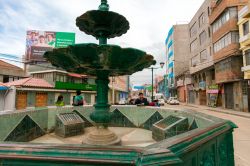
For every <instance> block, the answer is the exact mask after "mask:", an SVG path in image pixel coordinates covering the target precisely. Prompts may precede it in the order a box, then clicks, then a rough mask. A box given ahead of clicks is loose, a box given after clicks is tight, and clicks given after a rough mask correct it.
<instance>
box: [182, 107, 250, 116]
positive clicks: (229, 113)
mask: <svg viewBox="0 0 250 166" xmlns="http://www.w3.org/2000/svg"><path fill="white" fill-rule="evenodd" d="M182 105H184V106H187V107H194V108H199V106H195V105H189V104H182ZM204 109H205V110H206V111H213V112H218V113H223V114H228V115H235V116H239V117H243V118H248V119H250V113H246V114H249V115H242V114H238V113H235V112H228V111H223V110H220V111H219V110H214V109H213V108H211V109H209V107H208V108H204Z"/></svg>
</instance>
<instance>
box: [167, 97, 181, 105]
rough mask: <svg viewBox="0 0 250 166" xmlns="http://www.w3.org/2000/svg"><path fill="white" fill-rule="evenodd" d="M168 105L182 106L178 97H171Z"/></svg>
mask: <svg viewBox="0 0 250 166" xmlns="http://www.w3.org/2000/svg"><path fill="white" fill-rule="evenodd" d="M167 103H168V104H170V105H174V104H176V105H178V104H180V102H179V101H178V99H177V97H170V98H169V99H168V101H167Z"/></svg>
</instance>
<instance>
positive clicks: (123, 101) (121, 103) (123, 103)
mask: <svg viewBox="0 0 250 166" xmlns="http://www.w3.org/2000/svg"><path fill="white" fill-rule="evenodd" d="M125 104H127V101H126V99H121V100H120V101H119V105H125Z"/></svg>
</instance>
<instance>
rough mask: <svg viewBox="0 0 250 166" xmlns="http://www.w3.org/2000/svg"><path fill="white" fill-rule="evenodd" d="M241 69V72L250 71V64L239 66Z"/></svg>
mask: <svg viewBox="0 0 250 166" xmlns="http://www.w3.org/2000/svg"><path fill="white" fill-rule="evenodd" d="M241 71H242V72H245V71H250V65H248V66H244V67H242V68H241Z"/></svg>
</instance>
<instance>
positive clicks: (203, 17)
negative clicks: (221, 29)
mask: <svg viewBox="0 0 250 166" xmlns="http://www.w3.org/2000/svg"><path fill="white" fill-rule="evenodd" d="M204 23H205V15H204V13H202V14H201V16H200V17H199V26H200V27H201V26H202V25H203V24H204Z"/></svg>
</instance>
